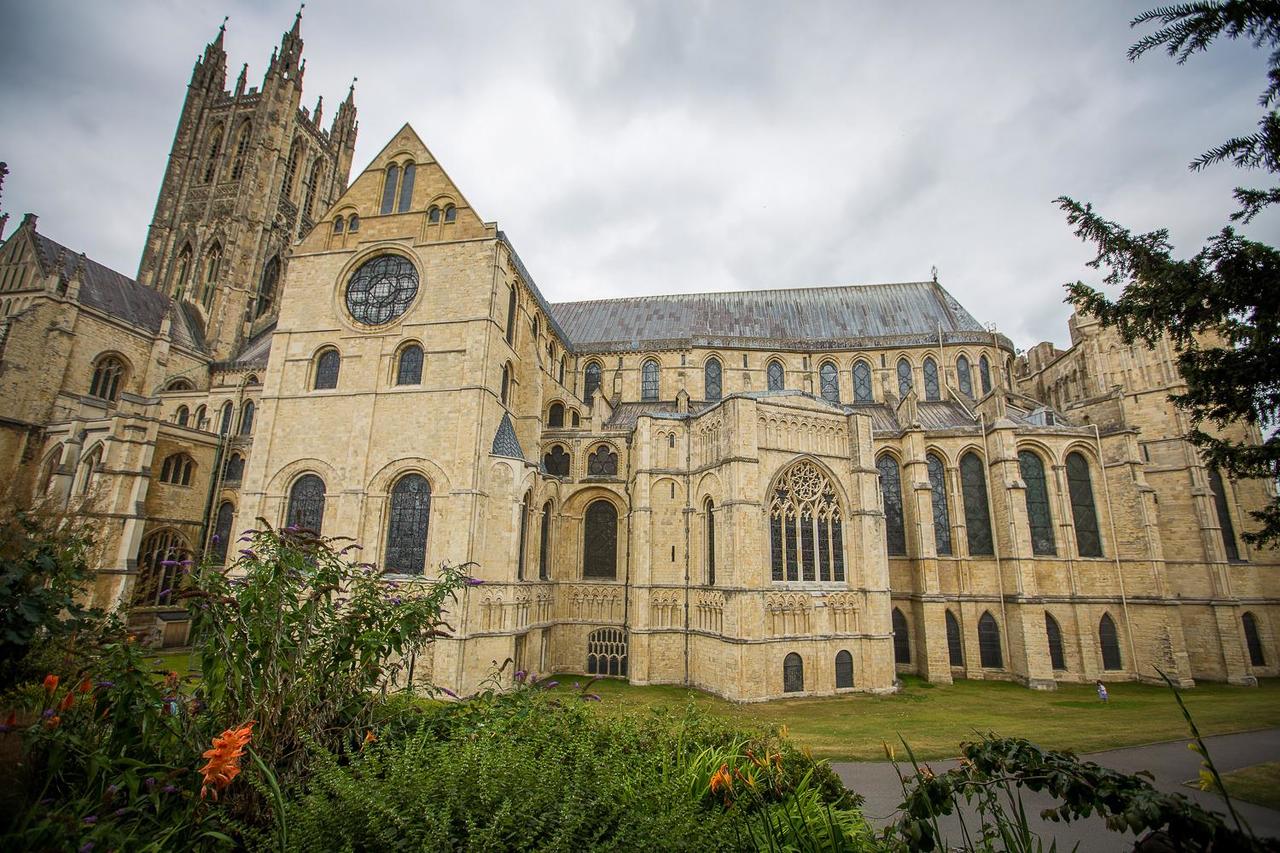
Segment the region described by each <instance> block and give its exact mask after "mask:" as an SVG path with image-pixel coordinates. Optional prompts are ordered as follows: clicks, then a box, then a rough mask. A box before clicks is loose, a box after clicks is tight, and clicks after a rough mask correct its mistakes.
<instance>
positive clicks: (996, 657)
mask: <svg viewBox="0 0 1280 853" xmlns="http://www.w3.org/2000/svg"><path fill="white" fill-rule="evenodd" d="M978 656H979V657H980V658H981V659H982V667H983V669H1002V668H1003V667H1004V654H1003V653H1002V652H1001V651H1000V627H999V626H998V625H996V620H995V617H994V616H992V615H991V614H990V613H983V614H982V617H981V618H980V619H978Z"/></svg>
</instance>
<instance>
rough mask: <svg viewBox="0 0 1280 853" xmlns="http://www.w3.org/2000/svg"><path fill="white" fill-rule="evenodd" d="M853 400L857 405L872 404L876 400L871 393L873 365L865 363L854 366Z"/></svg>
mask: <svg viewBox="0 0 1280 853" xmlns="http://www.w3.org/2000/svg"><path fill="white" fill-rule="evenodd" d="M853 400H854V402H856V403H870V402H872V401H873V400H874V395H873V394H872V392H871V365H869V364H867V363H866V362H865V361H857V362H854V364H853Z"/></svg>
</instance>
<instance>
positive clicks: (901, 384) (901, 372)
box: [898, 358, 911, 397]
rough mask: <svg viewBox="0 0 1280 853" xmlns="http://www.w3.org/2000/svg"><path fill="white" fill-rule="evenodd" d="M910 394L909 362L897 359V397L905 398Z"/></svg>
mask: <svg viewBox="0 0 1280 853" xmlns="http://www.w3.org/2000/svg"><path fill="white" fill-rule="evenodd" d="M910 393H911V362H909V361H907V360H906V359H905V358H900V359H898V396H899V397H905V396H907V395H908V394H910Z"/></svg>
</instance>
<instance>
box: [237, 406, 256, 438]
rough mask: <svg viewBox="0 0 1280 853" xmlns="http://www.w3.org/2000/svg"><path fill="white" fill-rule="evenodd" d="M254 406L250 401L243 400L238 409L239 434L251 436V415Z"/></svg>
mask: <svg viewBox="0 0 1280 853" xmlns="http://www.w3.org/2000/svg"><path fill="white" fill-rule="evenodd" d="M254 409H255V406H254V405H253V401H252V400H245V401H244V405H243V406H242V407H241V408H240V434H241V435H253V413H254Z"/></svg>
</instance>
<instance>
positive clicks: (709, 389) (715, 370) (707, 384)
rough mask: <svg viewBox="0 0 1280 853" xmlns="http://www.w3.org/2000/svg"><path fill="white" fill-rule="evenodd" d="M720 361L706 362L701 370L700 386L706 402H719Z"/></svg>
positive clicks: (713, 359) (714, 359) (710, 360)
mask: <svg viewBox="0 0 1280 853" xmlns="http://www.w3.org/2000/svg"><path fill="white" fill-rule="evenodd" d="M720 375H721V371H720V359H718V358H711V359H708V360H707V363H706V365H705V366H704V367H703V368H702V386H703V391H704V393H705V394H706V399H708V400H719V399H720V396H721V384H720Z"/></svg>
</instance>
